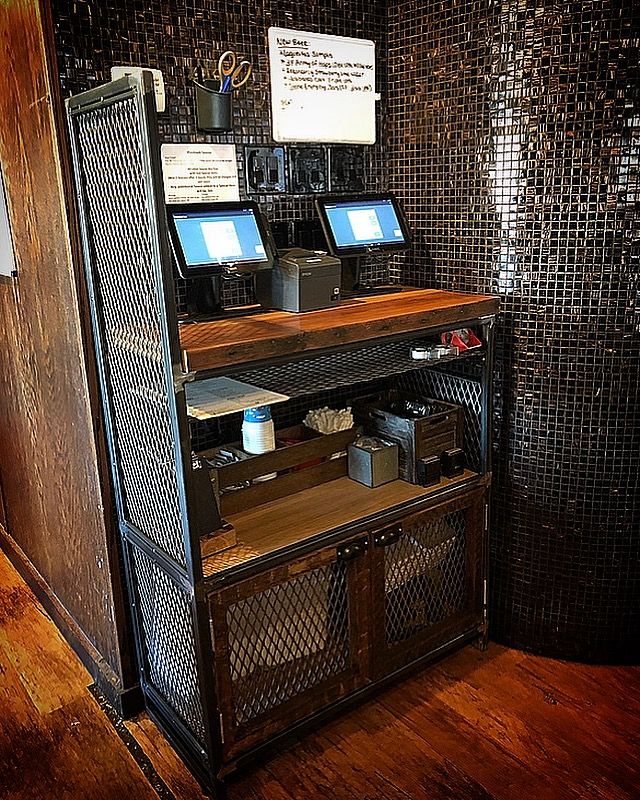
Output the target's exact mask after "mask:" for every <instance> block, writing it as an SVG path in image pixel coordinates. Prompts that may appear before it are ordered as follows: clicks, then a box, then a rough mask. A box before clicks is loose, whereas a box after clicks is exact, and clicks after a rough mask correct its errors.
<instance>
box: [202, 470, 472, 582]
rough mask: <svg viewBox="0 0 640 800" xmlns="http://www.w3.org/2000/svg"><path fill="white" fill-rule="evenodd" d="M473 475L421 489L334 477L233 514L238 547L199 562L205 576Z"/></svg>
mask: <svg viewBox="0 0 640 800" xmlns="http://www.w3.org/2000/svg"><path fill="white" fill-rule="evenodd" d="M477 477H478V474H477V473H475V472H471V471H469V470H465V472H464V474H463V475H460V476H459V477H457V478H443V479H442V480H441V481H440V483H438V484H436V485H435V486H429V487H426V488H423V487H422V486H414V485H413V484H410V483H407V482H406V481H401V480H398V481H393V482H392V483H387V484H385V485H384V486H379V487H378V488H377V489H369V488H368V487H366V486H363V485H362V484H360V483H356V482H355V481H352V480H350V479H349V478H339V479H338V480H335V481H330V482H329V483H323V484H321V485H320V486H314V487H313V488H312V489H305V490H304V491H302V492H297V493H296V494H291V495H288V496H287V497H283V498H281V499H279V500H272V501H271V502H270V503H265V504H264V505H261V506H257V507H256V508H253V509H250V510H248V511H242V512H240V513H238V514H233V515H231V516H229V517H228V518H227V520H228V522H230V523H231V524H232V525H233V526H234V527H235V530H236V536H237V540H238V543H237V544H236V545H235V546H234V547H230V548H229V549H228V550H224V551H223V552H221V553H216V554H215V555H212V556H209V557H208V558H205V559H204V561H203V570H204V575H205V578H211V577H213V576H216V575H218V574H220V573H222V572H225V571H226V570H229V569H233V568H236V567H239V566H241V565H243V564H246V563H248V562H250V561H252V560H254V559H256V558H261V557H264V556H267V555H269V554H271V553H275V552H276V551H279V550H283V549H286V548H287V547H291V546H292V545H295V544H298V543H300V542H301V541H303V540H306V539H311V538H313V537H314V536H317V535H319V534H322V533H326V532H328V531H331V530H335V529H338V528H341V527H345V526H347V525H350V524H353V523H354V522H357V521H358V520H362V519H364V518H367V517H371V516H374V515H379V514H381V513H383V512H385V511H390V510H392V509H394V508H396V507H400V506H402V505H404V504H406V503H411V502H414V501H416V500H422V499H426V498H428V497H430V496H432V495H434V494H436V493H439V492H442V491H444V490H446V489H450V488H454V487H456V486H458V485H460V484H463V483H466V482H468V481H470V480H471V479H473V478H477Z"/></svg>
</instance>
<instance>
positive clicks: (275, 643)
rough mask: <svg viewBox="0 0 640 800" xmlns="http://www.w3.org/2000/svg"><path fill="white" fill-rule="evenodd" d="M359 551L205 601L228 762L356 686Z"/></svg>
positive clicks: (361, 629)
mask: <svg viewBox="0 0 640 800" xmlns="http://www.w3.org/2000/svg"><path fill="white" fill-rule="evenodd" d="M366 549H367V539H366V538H364V539H359V540H355V541H354V542H350V543H348V544H347V545H343V546H342V547H339V548H337V549H336V548H335V547H332V548H326V549H324V550H322V551H319V552H317V553H314V554H312V555H310V556H307V557H306V558H304V559H299V560H296V561H292V562H290V563H288V564H285V565H284V566H280V567H276V568H274V569H271V570H269V571H268V572H265V573H262V574H260V575H259V576H257V577H255V578H250V579H247V580H245V581H242V582H239V583H237V584H235V585H233V586H230V587H228V588H225V589H222V590H220V591H217V592H215V593H213V594H212V595H211V597H210V601H209V602H210V612H211V627H212V630H213V640H214V656H215V663H216V677H217V682H218V687H217V689H218V692H217V694H218V702H219V704H220V712H221V721H222V726H223V731H224V751H225V756H226V758H227V759H229V758H233V757H234V756H235V755H236V754H238V753H240V752H242V751H244V750H248V749H250V748H252V747H253V746H255V745H257V744H259V743H260V742H262V741H264V740H266V739H267V738H268V737H269V736H270V735H272V734H274V733H275V732H277V731H279V730H282V729H284V728H287V727H289V726H290V725H291V724H293V723H295V722H296V721H298V720H301V719H303V718H304V717H306V716H308V715H309V714H312V713H313V712H314V711H316V710H318V709H320V708H323V707H324V706H327V705H330V704H331V703H332V702H333V701H335V700H337V699H339V698H340V697H343V696H344V695H346V694H348V693H349V692H351V691H353V690H354V689H356V688H358V687H359V686H361V685H362V684H363V683H364V682H365V680H366V672H367V658H368V646H367V643H368V633H367V619H368V610H367V604H368V599H369V570H368V559H367V557H366V555H365V552H366Z"/></svg>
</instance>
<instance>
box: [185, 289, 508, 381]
mask: <svg viewBox="0 0 640 800" xmlns="http://www.w3.org/2000/svg"><path fill="white" fill-rule="evenodd" d="M498 305H499V298H497V297H494V296H492V295H480V294H468V293H464V292H447V291H443V290H440V289H404V290H399V291H398V292H396V293H393V294H380V295H371V296H368V297H359V298H353V299H350V300H344V301H343V302H341V303H340V304H339V305H338V306H336V307H335V308H325V309H322V310H320V311H307V312H305V313H302V314H294V313H291V312H288V311H265V312H262V313H258V314H250V315H247V316H241V317H233V318H230V319H220V320H214V321H212V322H192V323H184V324H182V325H181V326H180V347H181V350H182V359H183V365H184V368H185V369H186V370H188V371H193V372H198V371H204V370H212V369H220V368H222V367H226V366H237V365H239V364H250V363H252V362H259V361H265V360H267V359H270V358H281V357H283V356H294V355H296V354H301V353H306V352H308V351H313V350H323V349H326V348H330V347H336V346H340V345H346V344H351V343H356V342H360V341H366V340H370V339H376V338H384V337H386V336H395V335H398V334H403V333H411V332H412V331H422V330H425V329H428V328H436V327H442V326H447V325H451V327H452V328H454V327H460V326H461V325H463V324H464V323H465V322H466V321H470V320H473V319H478V318H479V317H484V316H487V315H490V314H495V313H497V311H498Z"/></svg>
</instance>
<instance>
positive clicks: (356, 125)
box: [269, 28, 376, 144]
mask: <svg viewBox="0 0 640 800" xmlns="http://www.w3.org/2000/svg"><path fill="white" fill-rule="evenodd" d="M269 61H270V72H271V117H272V121H273V138H274V139H275V140H276V142H343V143H350V144H373V143H374V142H375V140H376V121H375V101H376V91H375V44H374V42H372V41H370V40H368V39H351V38H348V37H346V36H327V35H326V34H322V33H309V32H307V31H294V30H288V29H286V28H269Z"/></svg>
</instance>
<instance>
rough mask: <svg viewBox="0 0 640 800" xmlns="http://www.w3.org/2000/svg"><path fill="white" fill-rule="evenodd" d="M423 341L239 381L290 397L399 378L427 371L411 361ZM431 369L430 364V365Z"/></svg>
mask: <svg viewBox="0 0 640 800" xmlns="http://www.w3.org/2000/svg"><path fill="white" fill-rule="evenodd" d="M431 343H432V342H430V341H427V340H426V339H425V338H422V339H414V340H410V341H401V342H389V343H386V344H374V345H369V346H365V347H358V348H357V349H354V350H347V351H345V352H343V353H333V354H330V355H325V356H318V357H316V358H308V359H307V358H305V359H301V360H299V361H295V362H294V363H292V364H285V365H283V366H280V367H273V366H272V367H268V368H265V369H259V370H250V371H248V372H243V373H242V374H241V375H240V376H239V378H240V379H241V380H243V381H247V382H248V383H252V384H255V385H256V386H261V387H263V388H265V389H271V390H273V391H279V392H284V394H288V395H289V396H291V397H295V396H299V395H303V394H310V393H313V392H320V391H323V390H325V389H326V388H327V387H328V386H333V387H336V388H337V387H340V386H351V385H353V384H356V383H361V382H365V381H372V380H376V379H381V378H387V377H389V376H392V375H401V374H403V373H405V372H411V371H413V370H417V369H425V368H428V366H429V362H425V361H416V360H415V359H413V358H411V348H412V347H413V346H414V345H419V346H425V344H427V345H428V344H431ZM477 355H480V353H469V354H468V355H463V356H455V357H453V358H452V359H449V358H447V359H442V360H441V361H439V362H438V363H440V364H442V363H443V362H445V361H450V360H466V359H467V358H476V357H477ZM430 366H433V363H431V364H430Z"/></svg>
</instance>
